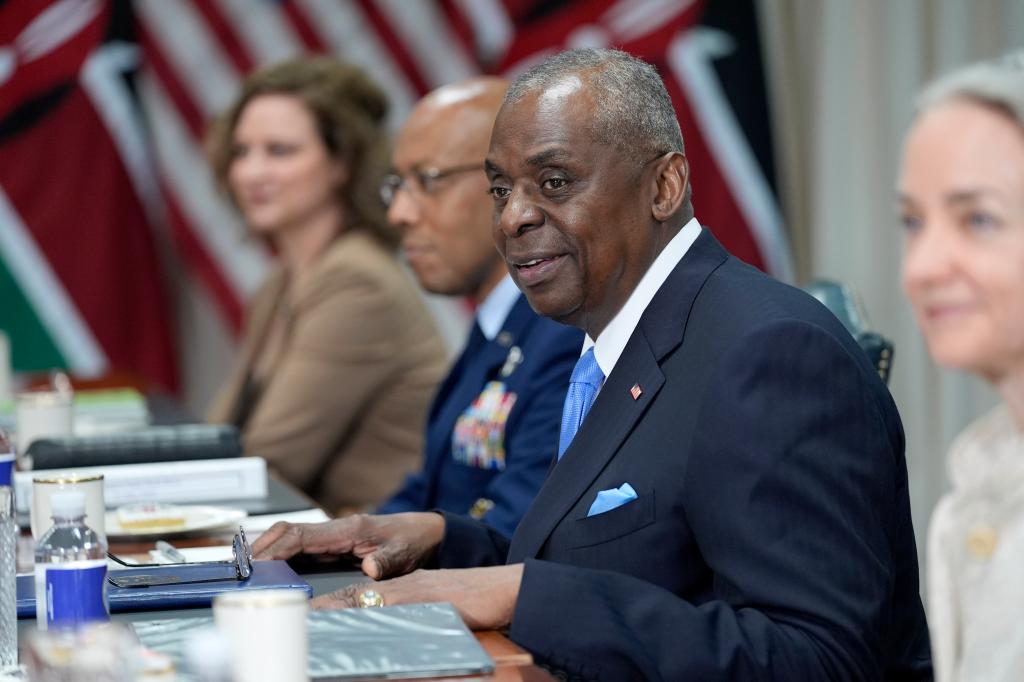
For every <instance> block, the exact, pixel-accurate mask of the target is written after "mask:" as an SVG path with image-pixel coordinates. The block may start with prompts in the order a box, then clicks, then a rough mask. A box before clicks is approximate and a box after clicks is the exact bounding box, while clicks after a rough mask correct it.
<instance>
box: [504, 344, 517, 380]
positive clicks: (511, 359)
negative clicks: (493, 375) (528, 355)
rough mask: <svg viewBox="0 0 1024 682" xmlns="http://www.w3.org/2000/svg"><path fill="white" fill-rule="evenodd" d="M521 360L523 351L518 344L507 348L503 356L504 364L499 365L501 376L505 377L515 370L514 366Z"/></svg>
mask: <svg viewBox="0 0 1024 682" xmlns="http://www.w3.org/2000/svg"><path fill="white" fill-rule="evenodd" d="M522 362H523V351H522V349H520V348H519V346H512V347H511V348H509V349H508V355H507V356H506V357H505V364H504V365H502V366H501V372H500V374H501V378H502V379H507V378H509V376H510V375H511V374H512V372H514V371H516V367H518V366H519V365H521V364H522Z"/></svg>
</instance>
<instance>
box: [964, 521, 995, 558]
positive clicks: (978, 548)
mask: <svg viewBox="0 0 1024 682" xmlns="http://www.w3.org/2000/svg"><path fill="white" fill-rule="evenodd" d="M998 544H999V534H998V533H997V532H996V529H995V528H993V527H992V526H991V525H989V524H987V523H979V524H977V525H975V526H974V527H973V528H971V529H970V531H968V533H967V551H968V552H970V553H971V554H972V555H973V556H974V557H975V558H977V559H988V558H989V557H990V556H992V553H993V552H995V551H996V545H998Z"/></svg>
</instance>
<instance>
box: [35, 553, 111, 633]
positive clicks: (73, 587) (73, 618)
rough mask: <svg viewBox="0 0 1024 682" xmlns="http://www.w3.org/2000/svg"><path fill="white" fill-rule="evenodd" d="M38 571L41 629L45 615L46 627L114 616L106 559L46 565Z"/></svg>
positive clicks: (71, 624) (37, 604) (39, 567)
mask: <svg viewBox="0 0 1024 682" xmlns="http://www.w3.org/2000/svg"><path fill="white" fill-rule="evenodd" d="M36 570H37V573H36V620H37V623H38V625H39V626H40V628H42V626H43V619H44V617H45V622H46V627H45V628H44V629H49V628H61V627H72V626H75V625H78V624H80V623H87V622H91V621H103V620H109V619H110V609H109V607H108V606H107V561H106V559H102V560H95V561H72V562H69V563H66V564H50V565H42V566H37V568H36ZM44 609H45V610H44Z"/></svg>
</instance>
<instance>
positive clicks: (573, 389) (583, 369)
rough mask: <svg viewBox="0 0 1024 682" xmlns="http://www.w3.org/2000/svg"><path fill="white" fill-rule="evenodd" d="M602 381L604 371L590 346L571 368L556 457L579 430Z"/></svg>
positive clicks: (561, 453)
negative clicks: (598, 364)
mask: <svg viewBox="0 0 1024 682" xmlns="http://www.w3.org/2000/svg"><path fill="white" fill-rule="evenodd" d="M602 383H604V373H603V372H601V368H600V367H598V366H597V358H595V357H594V348H593V347H590V348H589V349H588V350H587V352H586V353H584V354H583V355H582V356H580V359H579V360H577V361H576V367H574V368H573V370H572V377H571V378H570V379H569V391H568V393H566V394H565V405H564V406H563V407H562V430H561V432H560V433H559V434H558V459H562V455H564V454H565V451H566V450H567V449H568V448H569V443H571V442H572V439H573V437H575V435H576V432H577V431H579V430H580V425H581V424H582V423H583V418H584V417H586V416H587V412H589V411H590V406H591V405H593V404H594V398H595V397H596V396H597V391H598V389H600V388H601V384H602Z"/></svg>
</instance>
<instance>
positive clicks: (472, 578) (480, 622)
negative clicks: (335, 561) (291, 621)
mask: <svg viewBox="0 0 1024 682" xmlns="http://www.w3.org/2000/svg"><path fill="white" fill-rule="evenodd" d="M522 579H523V564H512V565H510V566H492V567H487V568H460V569H451V570H438V571H422V570H421V571H416V572H415V573H410V574H409V575H406V576H402V577H401V578H395V579H394V580H385V581H383V582H379V583H360V584H357V585H349V586H348V587H345V588H343V589H340V590H338V591H337V592H332V593H331V594H325V595H323V596H320V597H317V598H316V599H314V600H313V602H312V605H313V608H315V609H347V608H354V607H357V606H359V595H360V594H362V593H363V592H364V591H366V590H373V591H375V592H377V593H378V594H380V595H381V596H382V597H384V604H385V605H386V606H394V605H396V604H421V603H425V602H438V601H447V602H451V603H452V604H453V605H454V606H455V608H456V610H457V611H458V612H459V615H460V616H462V620H464V621H465V622H466V625H468V626H469V627H470V628H471V629H473V630H497V629H499V628H504V627H508V625H509V624H510V623H511V622H512V614H513V613H514V612H515V608H516V599H517V598H518V596H519V584H520V583H521V582H522Z"/></svg>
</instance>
